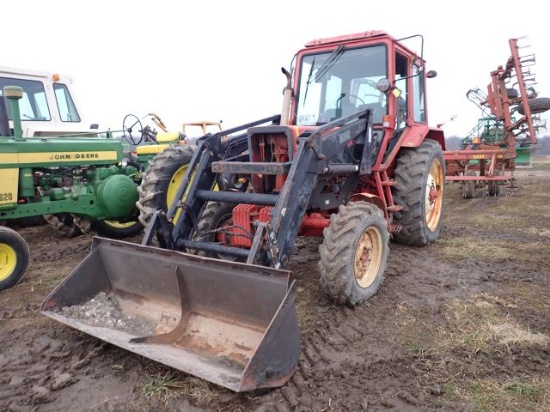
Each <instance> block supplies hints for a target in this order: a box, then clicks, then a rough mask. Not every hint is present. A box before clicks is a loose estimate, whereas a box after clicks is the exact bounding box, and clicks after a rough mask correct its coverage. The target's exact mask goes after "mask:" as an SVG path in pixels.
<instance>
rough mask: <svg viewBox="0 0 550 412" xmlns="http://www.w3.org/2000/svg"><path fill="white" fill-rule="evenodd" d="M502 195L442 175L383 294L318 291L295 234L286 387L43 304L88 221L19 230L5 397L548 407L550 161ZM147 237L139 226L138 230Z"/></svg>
mask: <svg viewBox="0 0 550 412" xmlns="http://www.w3.org/2000/svg"><path fill="white" fill-rule="evenodd" d="M548 166H549V165H542V168H539V167H534V168H532V169H523V170H518V172H517V173H516V187H515V188H508V189H506V190H503V193H502V194H501V196H498V197H490V196H487V195H486V193H485V192H484V191H483V190H480V191H478V194H477V196H476V197H475V198H474V199H469V200H466V199H462V197H461V192H460V190H459V189H458V187H456V185H453V184H447V185H446V189H447V200H446V212H447V214H446V217H445V220H444V225H443V230H442V234H441V237H440V239H439V240H438V242H436V243H435V244H433V245H430V246H427V247H423V248H411V247H405V246H401V245H399V244H396V243H391V244H390V257H389V264H388V268H387V272H386V276H385V280H384V283H383V284H382V287H381V289H380V291H379V292H378V294H377V295H376V296H375V297H374V298H372V299H371V300H369V301H368V302H367V303H366V304H364V305H362V306H361V307H358V308H355V309H351V308H347V307H340V306H337V305H335V304H333V303H332V302H330V301H329V300H328V299H327V298H326V297H325V296H324V295H323V293H322V292H321V290H320V287H319V283H318V278H317V272H316V263H317V259H318V257H317V256H318V255H317V253H318V252H317V247H318V244H319V240H318V239H313V238H308V239H299V242H298V244H297V248H298V249H297V253H296V254H295V255H294V257H293V260H292V264H291V266H290V269H291V270H293V272H294V274H295V276H296V278H297V281H298V294H297V300H296V306H297V312H298V318H299V323H300V330H301V349H302V351H301V356H300V361H299V368H298V370H297V371H296V372H295V373H294V375H293V377H292V378H291V380H290V382H288V383H287V384H286V385H285V386H283V387H282V388H279V389H274V390H271V391H263V392H257V393H256V392H253V393H245V394H235V393H233V392H231V391H229V390H226V389H224V388H220V387H217V386H215V385H212V384H208V383H206V382H204V381H202V380H199V379H196V378H192V377H190V376H188V375H186V374H185V373H183V372H179V371H177V370H174V369H171V368H169V367H166V366H163V365H160V364H158V363H156V362H153V361H150V360H148V359H146V358H143V357H140V356H138V355H135V354H132V353H130V352H127V351H125V350H123V349H121V348H118V347H116V346H113V345H111V344H108V343H105V342H103V341H100V340H98V339H96V338H93V337H90V336H88V335H86V334H85V333H83V332H80V331H78V330H75V329H72V328H70V327H68V326H65V325H64V324H61V323H58V322H56V321H54V320H51V319H50V318H48V317H45V316H44V315H42V314H41V313H40V304H41V302H42V300H43V299H44V298H45V297H46V295H47V294H48V293H49V292H51V291H52V290H53V289H54V287H55V286H56V285H57V284H59V282H60V281H61V279H63V278H64V277H65V276H66V275H68V274H69V273H70V272H71V271H72V270H73V269H74V268H75V266H76V265H77V264H78V263H79V262H81V261H82V259H83V258H84V257H85V256H86V255H87V254H88V252H89V248H90V237H88V236H81V237H78V238H75V239H67V238H64V237H63V236H62V235H60V234H59V233H56V232H55V231H53V230H52V229H51V228H50V227H48V226H46V225H41V226H34V227H22V228H19V229H18V230H19V231H20V233H21V234H23V236H24V237H25V238H26V239H27V240H28V242H29V244H30V247H31V251H32V262H31V266H30V269H29V271H28V273H27V275H26V277H25V278H24V279H23V281H22V282H21V283H20V284H19V285H18V286H17V287H15V288H13V289H10V290H7V291H4V292H2V293H0V371H1V373H0V384H1V385H0V411H44V412H49V411H136V410H137V411H164V410H174V411H266V412H267V411H278V412H281V411H330V410H334V411H404V412H408V411H516V410H520V411H544V410H550V376H549V371H550V368H549V366H550V346H549V343H550V340H549V336H550V179H549V178H550V167H548ZM131 241H135V242H139V241H140V239H131Z"/></svg>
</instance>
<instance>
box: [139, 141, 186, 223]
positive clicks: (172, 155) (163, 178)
mask: <svg viewBox="0 0 550 412" xmlns="http://www.w3.org/2000/svg"><path fill="white" fill-rule="evenodd" d="M192 157H193V149H192V148H191V147H190V146H187V145H184V146H181V145H178V146H171V147H167V148H166V149H165V150H164V151H163V152H162V153H159V154H158V155H156V156H155V157H154V158H153V159H152V160H151V161H150V163H149V166H148V167H147V169H146V170H145V172H144V173H143V175H142V180H141V184H140V185H139V186H138V193H139V199H138V201H137V207H138V209H139V221H140V223H141V224H142V225H143V226H145V227H146V226H147V224H148V223H149V221H150V220H151V216H152V215H153V213H154V212H155V211H156V210H164V211H166V210H168V208H169V207H170V204H171V203H172V201H173V200H174V198H175V197H176V192H177V190H178V188H179V186H180V183H181V181H182V179H183V177H184V176H185V173H186V172H187V167H188V165H189V162H191V159H192Z"/></svg>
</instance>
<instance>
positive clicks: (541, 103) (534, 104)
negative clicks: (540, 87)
mask: <svg viewBox="0 0 550 412" xmlns="http://www.w3.org/2000/svg"><path fill="white" fill-rule="evenodd" d="M528 104H529V109H531V114H538V113H544V112H546V111H547V110H550V98H549V97H535V98H534V99H529V100H528ZM518 112H519V114H523V115H525V108H524V107H523V102H522V103H520V104H518Z"/></svg>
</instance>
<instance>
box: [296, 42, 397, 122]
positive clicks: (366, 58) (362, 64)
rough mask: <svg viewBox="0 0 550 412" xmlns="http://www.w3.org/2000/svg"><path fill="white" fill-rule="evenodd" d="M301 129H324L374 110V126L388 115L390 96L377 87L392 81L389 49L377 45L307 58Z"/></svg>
mask: <svg viewBox="0 0 550 412" xmlns="http://www.w3.org/2000/svg"><path fill="white" fill-rule="evenodd" d="M300 73H301V75H300V83H299V91H298V93H299V96H298V105H297V108H296V110H297V111H296V119H297V124H298V125H321V124H325V123H328V122H330V121H332V120H335V119H337V118H340V117H343V116H347V115H350V114H352V113H353V112H355V111H357V110H360V109H364V108H370V109H371V110H372V111H373V122H374V123H381V122H382V116H383V115H384V114H386V110H387V109H386V106H387V104H386V103H387V101H386V95H385V94H384V93H381V92H380V91H379V90H378V89H377V88H376V83H377V82H378V80H380V79H382V78H387V77H388V68H387V49H386V47H385V46H384V45H376V46H370V47H364V48H359V49H349V50H346V49H344V48H343V47H340V48H337V49H336V50H334V51H333V52H328V53H322V54H310V55H307V56H304V58H303V59H302V62H301V68H300Z"/></svg>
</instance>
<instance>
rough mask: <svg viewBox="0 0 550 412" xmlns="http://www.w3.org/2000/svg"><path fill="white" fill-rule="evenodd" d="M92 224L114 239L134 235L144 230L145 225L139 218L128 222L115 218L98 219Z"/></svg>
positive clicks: (104, 234) (102, 233) (99, 231)
mask: <svg viewBox="0 0 550 412" xmlns="http://www.w3.org/2000/svg"><path fill="white" fill-rule="evenodd" d="M92 225H93V227H94V229H95V230H97V232H98V233H99V234H100V235H101V236H105V237H108V238H112V239H126V238H129V237H134V236H137V235H139V234H140V233H141V232H142V231H143V225H142V224H141V223H140V222H139V221H137V220H134V221H131V222H127V223H121V222H119V221H117V220H115V219H110V220H96V221H95V222H93V223H92Z"/></svg>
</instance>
